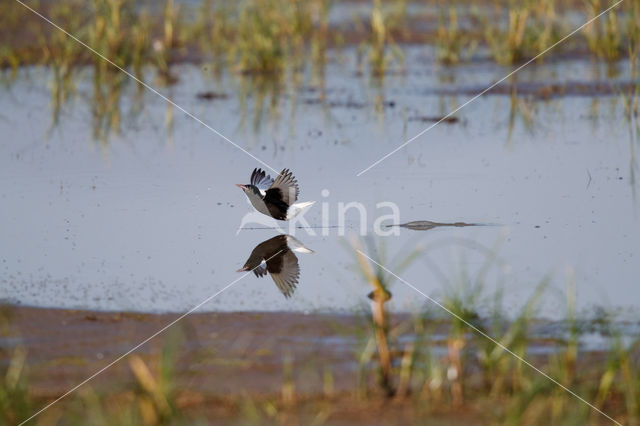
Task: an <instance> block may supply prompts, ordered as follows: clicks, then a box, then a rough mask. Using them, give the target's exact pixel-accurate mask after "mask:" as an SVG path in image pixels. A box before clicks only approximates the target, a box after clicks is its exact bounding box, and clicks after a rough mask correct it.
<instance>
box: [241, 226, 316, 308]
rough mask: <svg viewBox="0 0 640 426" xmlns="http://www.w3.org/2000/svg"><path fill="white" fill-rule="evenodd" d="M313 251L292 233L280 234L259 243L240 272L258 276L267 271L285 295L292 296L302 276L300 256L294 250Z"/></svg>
mask: <svg viewBox="0 0 640 426" xmlns="http://www.w3.org/2000/svg"><path fill="white" fill-rule="evenodd" d="M294 251H295V252H299V253H313V250H310V249H308V248H306V247H305V246H304V245H303V244H302V243H301V242H300V241H298V240H297V239H295V238H294V237H292V236H291V235H284V234H283V235H278V236H276V237H273V238H270V239H268V240H267V241H263V242H261V243H260V244H258V245H257V246H256V247H255V248H254V249H253V251H252V252H251V255H249V259H247V261H246V262H245V264H244V266H243V267H242V268H241V269H238V272H244V271H251V270H253V273H254V274H256V277H262V276H264V275H266V274H267V272H268V273H269V274H270V275H271V278H273V281H274V282H275V283H276V286H278V289H280V291H281V292H282V294H284V297H291V295H292V294H293V292H294V291H295V289H296V284H298V279H299V278H300V266H299V265H298V258H297V257H296V255H295V254H294V253H293V252H294Z"/></svg>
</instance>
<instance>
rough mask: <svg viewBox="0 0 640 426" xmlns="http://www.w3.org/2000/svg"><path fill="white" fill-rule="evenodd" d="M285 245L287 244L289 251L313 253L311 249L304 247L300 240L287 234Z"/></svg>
mask: <svg viewBox="0 0 640 426" xmlns="http://www.w3.org/2000/svg"><path fill="white" fill-rule="evenodd" d="M287 245H288V246H289V249H290V250H291V251H295V252H298V253H314V251H313V250H311V249H310V248H307V247H305V246H304V244H302V243H301V242H300V240H298V239H297V238H295V237H294V236H292V235H287Z"/></svg>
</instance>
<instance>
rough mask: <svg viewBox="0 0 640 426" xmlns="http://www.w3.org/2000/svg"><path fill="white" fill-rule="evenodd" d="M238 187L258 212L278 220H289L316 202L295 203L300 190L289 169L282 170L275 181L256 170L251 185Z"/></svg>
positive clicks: (252, 175) (252, 174) (239, 185)
mask: <svg viewBox="0 0 640 426" xmlns="http://www.w3.org/2000/svg"><path fill="white" fill-rule="evenodd" d="M236 185H237V186H238V187H240V188H242V190H243V191H244V193H245V195H246V196H247V198H248V199H249V201H250V202H251V205H253V207H254V208H255V209H256V210H258V211H259V212H260V213H263V214H266V215H267V216H271V217H273V218H275V219H278V220H289V219H291V218H292V217H294V216H295V215H297V214H298V213H300V212H301V211H302V210H303V209H305V208H306V207H309V206H310V205H311V204H313V203H314V202H315V201H307V202H304V203H297V204H296V203H295V202H296V200H297V199H298V195H299V194H300V188H298V182H297V181H296V178H295V177H293V174H292V173H291V172H290V171H289V169H284V170H282V171H281V172H280V174H279V175H278V176H277V177H276V179H275V180H273V179H271V176H269V175H267V174H266V173H265V172H264V171H263V170H261V169H254V170H253V173H251V179H250V183H248V184H246V185H242V184H236Z"/></svg>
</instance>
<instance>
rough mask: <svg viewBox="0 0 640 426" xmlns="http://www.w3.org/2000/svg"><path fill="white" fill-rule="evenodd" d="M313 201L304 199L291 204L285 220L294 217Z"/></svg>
mask: <svg viewBox="0 0 640 426" xmlns="http://www.w3.org/2000/svg"><path fill="white" fill-rule="evenodd" d="M313 203H315V201H305V202H303V203H296V204H291V205H290V206H289V209H288V210H287V220H289V219H292V218H294V217H295V216H296V215H298V214H299V213H300V212H301V211H302V210H304V209H306V208H307V207H309V206H311V205H312V204H313Z"/></svg>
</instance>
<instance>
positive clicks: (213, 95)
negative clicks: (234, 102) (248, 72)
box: [196, 90, 229, 101]
mask: <svg viewBox="0 0 640 426" xmlns="http://www.w3.org/2000/svg"><path fill="white" fill-rule="evenodd" d="M228 97H229V95H227V94H226V93H217V92H212V91H210V90H209V91H206V92H200V93H198V94H196V98H198V99H202V100H204V101H214V100H216V99H227V98H228Z"/></svg>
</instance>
